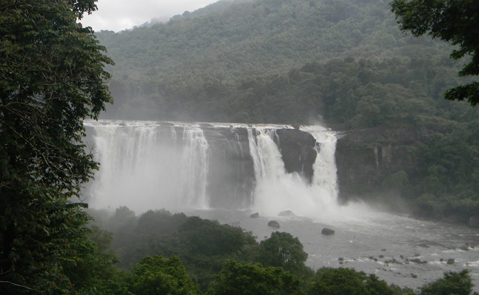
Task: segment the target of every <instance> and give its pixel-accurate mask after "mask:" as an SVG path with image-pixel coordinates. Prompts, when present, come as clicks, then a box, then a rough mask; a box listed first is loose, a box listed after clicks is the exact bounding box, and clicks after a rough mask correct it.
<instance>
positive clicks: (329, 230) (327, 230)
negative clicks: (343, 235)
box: [321, 227, 334, 236]
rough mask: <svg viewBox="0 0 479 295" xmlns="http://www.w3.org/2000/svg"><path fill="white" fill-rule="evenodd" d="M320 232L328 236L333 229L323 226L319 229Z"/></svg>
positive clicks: (331, 233) (332, 233) (332, 232)
mask: <svg viewBox="0 0 479 295" xmlns="http://www.w3.org/2000/svg"><path fill="white" fill-rule="evenodd" d="M321 233H322V234H323V235H327V236H330V235H334V230H332V229H330V228H327V227H325V228H323V229H322V230H321Z"/></svg>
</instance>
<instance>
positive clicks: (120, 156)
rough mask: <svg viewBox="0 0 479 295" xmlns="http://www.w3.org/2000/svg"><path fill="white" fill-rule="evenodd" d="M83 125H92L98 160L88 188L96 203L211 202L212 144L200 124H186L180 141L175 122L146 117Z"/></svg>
mask: <svg viewBox="0 0 479 295" xmlns="http://www.w3.org/2000/svg"><path fill="white" fill-rule="evenodd" d="M85 126H90V127H93V128H94V134H93V135H92V137H93V145H94V148H93V153H94V156H95V160H97V161H99V162H100V171H99V172H97V173H96V174H95V180H94V181H93V183H92V184H91V185H90V187H89V188H88V190H87V191H88V193H86V194H85V195H86V196H87V200H86V201H87V202H88V203H90V204H91V205H92V207H94V208H110V209H116V208H118V207H119V206H127V207H129V208H130V209H132V210H135V211H137V212H144V211H147V210H149V209H159V208H169V209H170V210H175V211H180V210H187V209H197V208H207V207H208V199H207V194H206V186H207V181H206V177H207V174H208V157H209V154H208V150H209V147H208V143H207V141H206V139H205V138H204V134H203V131H202V130H201V129H200V128H199V127H198V126H196V127H195V126H188V127H184V129H183V136H182V141H183V142H184V144H181V145H179V144H177V134H176V131H175V127H174V126H167V127H161V126H160V125H158V124H154V123H145V122H141V123H139V122H128V123H124V122H122V123H117V122H108V123H105V122H102V123H100V124H99V123H94V122H86V123H85ZM161 128H165V129H166V132H161ZM167 129H170V130H167Z"/></svg>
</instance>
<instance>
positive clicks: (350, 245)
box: [84, 121, 479, 291]
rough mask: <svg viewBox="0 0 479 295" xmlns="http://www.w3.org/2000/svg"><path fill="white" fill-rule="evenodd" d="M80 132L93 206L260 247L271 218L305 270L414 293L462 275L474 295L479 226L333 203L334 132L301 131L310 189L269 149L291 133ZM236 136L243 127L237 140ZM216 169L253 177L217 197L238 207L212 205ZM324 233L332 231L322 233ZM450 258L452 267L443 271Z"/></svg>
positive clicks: (170, 127)
mask: <svg viewBox="0 0 479 295" xmlns="http://www.w3.org/2000/svg"><path fill="white" fill-rule="evenodd" d="M85 125H86V126H87V127H88V134H89V136H88V138H87V141H88V143H87V145H88V146H90V147H92V151H93V153H94V155H95V158H96V159H97V160H98V161H99V162H101V168H100V171H99V172H98V173H97V174H96V175H95V181H93V182H92V183H91V184H90V185H89V186H88V187H87V188H85V191H84V196H85V198H86V201H87V202H89V203H90V204H91V206H92V207H93V208H110V209H112V210H114V209H116V208H118V207H119V206H128V207H129V208H130V209H133V210H135V211H136V212H137V213H142V212H145V211H147V210H150V209H161V208H166V209H168V210H170V211H174V212H177V211H183V212H185V213H187V214H193V215H199V216H201V217H203V218H210V219H217V220H219V221H220V222H224V223H229V224H233V225H237V226H241V227H242V228H244V229H245V230H247V231H252V232H253V234H254V235H255V236H256V237H257V238H258V239H259V240H261V239H264V238H266V237H269V236H270V234H271V232H273V231H276V230H277V229H275V228H271V227H268V226H267V223H268V221H269V220H272V219H275V220H277V221H278V222H279V223H280V225H281V228H280V230H281V231H285V232H290V233H291V234H292V235H293V236H297V237H298V238H299V239H300V241H301V242H302V243H303V245H304V248H305V251H306V252H307V253H308V254H309V258H308V261H307V264H308V265H309V266H310V267H312V268H313V269H318V268H320V267H322V266H331V267H353V268H355V269H357V270H363V271H365V272H367V273H375V274H377V275H378V276H379V277H380V278H381V279H384V280H386V281H387V282H388V283H394V284H397V285H399V286H401V287H405V286H409V287H411V288H417V287H420V286H422V285H424V284H425V283H427V282H431V281H433V280H436V279H438V278H440V277H442V274H443V272H444V271H459V270H462V269H469V270H470V271H471V277H472V279H473V282H474V284H475V285H476V287H475V290H476V291H479V247H478V245H479V231H478V230H477V229H472V228H468V227H465V226H461V225H454V224H446V223H437V222H429V221H421V220H416V219H412V218H408V217H407V216H398V215H394V214H388V213H383V212H376V211H374V210H373V209H371V208H369V207H367V206H366V205H364V204H358V203H354V204H349V205H348V206H340V205H338V202H337V200H336V199H337V194H338V193H337V192H338V188H337V181H336V165H335V156H334V153H335V147H336V140H337V135H336V134H335V132H332V131H329V130H326V129H325V128H323V127H321V126H305V127H302V130H303V131H306V132H309V133H310V134H312V135H313V137H314V138H315V139H316V148H317V150H318V151H319V152H318V155H317V157H316V161H315V163H314V167H313V168H314V175H313V179H312V181H311V184H308V183H307V182H306V181H304V179H302V176H301V175H299V174H298V173H291V174H288V173H286V172H285V168H284V163H283V161H282V158H281V153H280V150H279V149H278V145H277V144H276V143H275V140H278V138H277V137H276V136H277V135H276V130H278V129H281V128H284V127H286V128H292V127H290V126H278V125H253V126H248V125H241V124H236V125H231V124H208V126H207V127H205V126H206V125H205V124H187V123H178V122H145V121H133V122H123V121H99V122H90V121H89V122H86V123H85ZM241 130H246V131H245V137H244V138H243V139H241V138H242V137H241V136H242V133H241ZM220 131H221V132H220ZM230 132H231V133H230ZM212 134H213V135H212ZM221 134H223V135H224V136H223V135H221ZM225 134H226V135H225ZM220 135H221V136H223V137H220ZM230 135H231V136H230ZM218 142H220V143H221V144H218ZM215 144H216V145H215ZM214 145H215V147H216V148H213V146H214ZM218 146H224V147H225V148H224V149H223V150H221V149H218V148H217V147H218ZM213 151H215V153H221V155H219V154H215V153H213ZM218 158H221V159H226V160H228V161H231V163H236V164H234V165H233V164H231V165H229V164H227V165H226V166H234V167H233V168H234V169H233V168H231V169H233V170H234V171H233V170H231V171H230V170H227V169H226V170H225V169H224V168H222V169H219V168H218V167H217V166H212V164H211V163H213V162H212V161H213V160H214V159H218ZM226 160H225V161H226ZM248 165H250V166H251V167H250V166H248ZM215 167H216V168H215ZM248 167H250V168H248ZM213 170H214V171H215V173H218V174H217V175H219V176H223V174H224V175H230V174H231V175H236V176H235V177H237V178H238V181H240V180H241V181H243V180H248V179H252V180H251V181H250V180H248V181H245V182H244V183H243V184H241V185H239V186H238V187H239V188H241V189H235V191H242V192H243V193H237V192H233V191H231V192H230V193H225V194H224V196H223V195H221V198H224V199H228V198H231V199H233V197H234V199H235V200H232V201H231V203H230V204H241V205H238V208H236V209H235V210H231V208H229V209H221V207H222V205H223V204H228V203H227V202H220V203H221V204H220V205H215V202H218V199H212V198H211V191H212V190H213V189H216V190H217V191H220V192H228V187H226V189H225V188H218V187H216V186H218V185H219V186H221V183H220V184H217V183H215V184H214V185H213V183H212V179H211V173H213V172H214V171H213ZM250 170H251V171H250ZM248 171H250V172H248ZM233 172H234V173H233ZM235 173H236V174H235ZM249 174H251V175H249ZM249 184H251V189H250V191H249ZM225 185H226V186H228V185H231V183H230V184H225ZM245 192H246V193H245ZM238 199H240V200H238ZM284 210H291V211H292V212H293V213H294V216H289V217H280V216H278V213H279V212H281V211H284ZM252 212H258V213H259V214H260V218H250V214H251V213H252ZM323 227H328V228H332V229H334V230H335V231H336V233H335V234H334V235H332V236H324V235H321V233H320V232H321V229H322V228H323ZM448 259H454V263H453V264H448V263H447V261H448Z"/></svg>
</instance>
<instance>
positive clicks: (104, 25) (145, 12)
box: [81, 0, 217, 32]
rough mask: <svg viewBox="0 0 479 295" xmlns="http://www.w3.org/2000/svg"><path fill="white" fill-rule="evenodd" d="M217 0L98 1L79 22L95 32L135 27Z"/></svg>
mask: <svg viewBox="0 0 479 295" xmlns="http://www.w3.org/2000/svg"><path fill="white" fill-rule="evenodd" d="M214 2H217V0H99V1H98V2H97V3H96V4H97V6H98V10H97V11H95V12H93V14H91V15H87V16H85V17H84V18H83V19H82V20H81V22H82V23H83V25H84V26H91V27H92V28H93V30H95V31H101V30H110V31H115V32H118V31H121V30H125V29H131V28H133V27H134V26H139V25H141V24H144V23H145V22H147V21H150V20H151V19H153V18H160V19H166V20H167V19H169V18H170V17H172V16H173V15H177V14H182V13H183V12H185V11H190V12H192V11H194V10H196V9H198V8H202V7H205V6H207V5H208V4H211V3H214Z"/></svg>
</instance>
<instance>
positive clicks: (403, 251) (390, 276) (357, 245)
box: [188, 205, 479, 292]
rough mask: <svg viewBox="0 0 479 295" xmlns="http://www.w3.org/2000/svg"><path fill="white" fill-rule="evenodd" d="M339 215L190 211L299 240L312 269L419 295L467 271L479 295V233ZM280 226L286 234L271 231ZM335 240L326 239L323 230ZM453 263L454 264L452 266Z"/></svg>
mask: <svg viewBox="0 0 479 295" xmlns="http://www.w3.org/2000/svg"><path fill="white" fill-rule="evenodd" d="M343 213H345V214H347V216H344V215H341V214H340V213H339V214H337V215H336V218H331V216H324V217H323V218H322V217H321V216H318V218H316V219H313V218H310V217H299V216H291V217H280V216H274V217H273V216H270V217H267V216H264V217H259V218H251V217H250V214H251V211H231V210H201V211H198V210H197V211H191V212H188V215H196V216H200V217H202V218H207V219H216V220H218V221H220V222H221V223H227V224H231V225H235V226H239V227H241V228H243V229H244V230H245V231H251V232H252V233H253V235H254V236H256V237H257V239H258V240H263V239H265V238H267V237H269V236H270V235H271V233H272V232H274V231H283V232H288V233H290V234H292V235H293V236H295V237H298V238H299V240H300V241H301V243H302V244H303V246H304V250H305V252H307V253H308V254H309V257H308V260H307V263H306V264H307V265H308V266H309V267H311V268H313V269H314V270H317V269H318V268H321V267H323V266H327V267H336V268H337V267H347V268H354V269H356V270H361V271H364V272H366V273H373V274H376V275H377V276H378V277H379V278H380V279H383V280H385V281H386V282H388V283H389V284H396V285H398V286H400V287H409V288H412V289H416V288H418V287H422V286H424V285H425V284H426V283H429V282H432V281H434V280H436V279H438V278H441V277H443V273H444V272H447V271H456V272H457V271H461V270H463V269H468V270H469V271H470V276H471V278H472V280H473V283H474V285H475V287H474V290H475V291H476V292H479V230H477V229H472V228H469V227H466V226H462V225H457V224H448V223H438V222H431V221H422V220H416V219H412V218H408V217H406V216H399V215H394V214H388V213H381V212H374V211H373V210H370V209H367V207H365V206H359V205H352V206H350V207H349V208H347V209H346V210H344V211H343ZM270 220H276V221H278V222H279V224H280V226H281V228H279V229H276V228H272V227H269V226H268V225H267V223H268V221H270ZM324 227H327V228H330V229H333V230H335V234H334V235H330V236H326V235H322V234H321V230H322V229H323V228H324ZM448 259H454V264H447V261H448Z"/></svg>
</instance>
